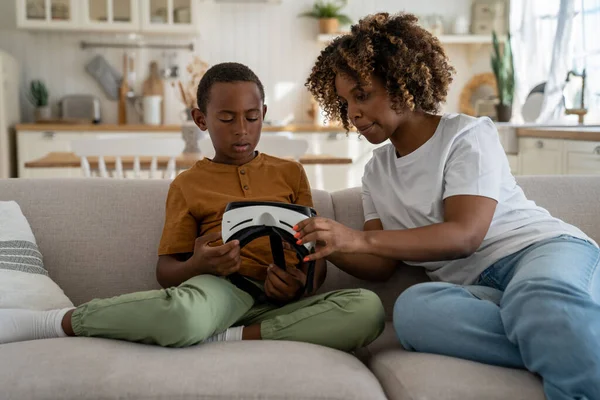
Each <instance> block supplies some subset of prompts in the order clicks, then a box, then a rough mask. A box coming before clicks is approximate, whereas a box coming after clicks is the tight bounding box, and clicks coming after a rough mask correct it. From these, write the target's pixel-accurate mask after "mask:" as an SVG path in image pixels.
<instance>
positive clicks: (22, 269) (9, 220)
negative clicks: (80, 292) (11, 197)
mask: <svg viewBox="0 0 600 400" xmlns="http://www.w3.org/2000/svg"><path fill="white" fill-rule="evenodd" d="M69 307H73V303H72V302H71V300H69V298H68V297H67V296H66V295H65V293H64V292H63V291H62V289H61V288H60V287H59V286H58V285H57V284H56V283H55V282H54V281H53V280H52V279H50V277H49V276H48V271H46V269H45V268H44V262H43V258H42V254H41V253H40V251H39V249H38V246H37V242H36V240H35V236H34V235H33V232H32V231H31V227H30V226H29V222H28V221H27V219H26V218H25V216H24V215H23V212H22V211H21V207H19V205H18V204H17V203H16V202H14V201H0V308H26V309H31V310H52V309H60V308H69Z"/></svg>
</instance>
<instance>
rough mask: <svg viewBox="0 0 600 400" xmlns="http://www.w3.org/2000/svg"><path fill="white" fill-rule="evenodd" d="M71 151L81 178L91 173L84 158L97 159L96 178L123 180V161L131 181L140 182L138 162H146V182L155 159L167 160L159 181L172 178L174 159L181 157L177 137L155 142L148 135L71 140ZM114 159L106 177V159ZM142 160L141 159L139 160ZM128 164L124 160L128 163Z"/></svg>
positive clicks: (153, 172) (154, 173)
mask: <svg viewBox="0 0 600 400" xmlns="http://www.w3.org/2000/svg"><path fill="white" fill-rule="evenodd" d="M71 147H72V149H73V151H74V152H75V154H76V155H77V156H79V157H80V158H81V169H82V171H83V175H84V176H85V177H91V176H92V169H91V168H90V162H89V159H88V157H98V175H99V176H100V177H103V178H108V177H110V176H112V177H114V178H120V179H122V178H125V177H126V176H125V173H124V171H123V164H124V158H125V157H128V158H129V160H130V159H133V165H132V167H133V168H132V169H133V177H134V178H141V172H142V162H144V164H147V163H148V162H147V161H148V159H149V161H150V166H149V167H150V168H149V178H154V177H156V176H157V173H158V172H159V171H158V167H157V166H158V157H169V161H168V163H167V167H166V169H165V171H164V172H163V173H162V178H165V179H173V178H175V176H176V174H177V172H176V162H175V159H176V157H177V156H179V155H180V154H181V152H182V151H183V148H184V142H183V141H182V140H181V138H180V137H174V138H173V139H169V138H157V137H152V136H151V135H149V136H147V135H144V134H133V135H115V137H110V138H89V139H80V140H74V141H72V142H71ZM107 157H111V158H114V162H115V169H114V171H112V172H111V173H110V174H109V171H108V169H107V167H106V158H107ZM142 157H144V158H145V159H143V160H142ZM129 160H126V162H127V163H129Z"/></svg>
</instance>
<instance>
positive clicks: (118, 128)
mask: <svg viewBox="0 0 600 400" xmlns="http://www.w3.org/2000/svg"><path fill="white" fill-rule="evenodd" d="M15 129H16V130H17V131H22V132H46V131H61V132H105V133H106V132H116V133H123V132H128V133H129V132H131V133H136V132H140V133H149V132H164V133H167V132H173V133H181V125H133V124H127V125H117V124H17V125H16V126H15ZM262 131H263V132H298V133H332V132H345V130H344V128H343V127H340V126H319V125H312V124H290V125H283V126H273V125H263V128H262Z"/></svg>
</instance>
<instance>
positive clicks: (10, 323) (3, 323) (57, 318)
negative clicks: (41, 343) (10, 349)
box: [0, 308, 71, 344]
mask: <svg viewBox="0 0 600 400" xmlns="http://www.w3.org/2000/svg"><path fill="white" fill-rule="evenodd" d="M69 310H71V309H70V308H65V309H62V310H50V311H35V310H25V309H5V310H0V344H3V343H12V342H21V341H25V340H35V339H49V338H57V337H63V336H67V335H66V333H65V332H64V331H63V329H62V319H63V317H64V316H65V314H66V313H67V312H68V311H69Z"/></svg>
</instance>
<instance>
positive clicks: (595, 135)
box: [517, 125, 600, 142]
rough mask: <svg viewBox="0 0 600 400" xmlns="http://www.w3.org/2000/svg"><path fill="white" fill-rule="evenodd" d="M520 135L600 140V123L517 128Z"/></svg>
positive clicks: (542, 137)
mask: <svg viewBox="0 0 600 400" xmlns="http://www.w3.org/2000/svg"><path fill="white" fill-rule="evenodd" d="M517 136H518V137H520V138H521V137H532V138H541V139H565V140H585V141H591V142H600V125H579V126H577V125H575V126H572V125H565V126H548V127H544V126H540V127H526V128H517Z"/></svg>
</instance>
